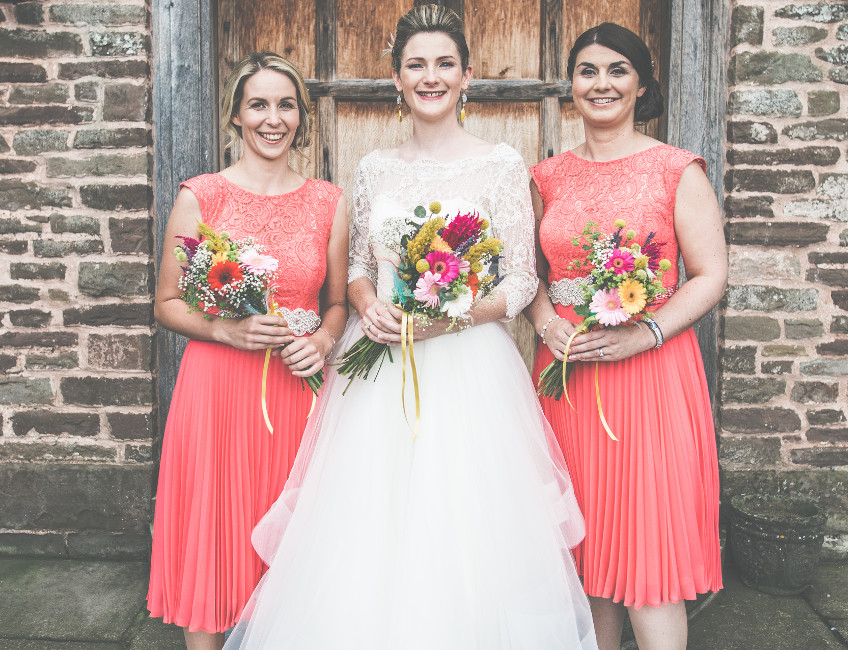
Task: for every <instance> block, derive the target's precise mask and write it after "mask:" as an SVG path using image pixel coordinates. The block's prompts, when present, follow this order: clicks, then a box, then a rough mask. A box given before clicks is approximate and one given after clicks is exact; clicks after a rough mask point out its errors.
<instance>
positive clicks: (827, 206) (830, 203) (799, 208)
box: [783, 199, 847, 221]
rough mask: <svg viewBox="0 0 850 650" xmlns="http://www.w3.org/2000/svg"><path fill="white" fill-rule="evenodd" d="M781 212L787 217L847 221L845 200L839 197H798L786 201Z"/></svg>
mask: <svg viewBox="0 0 850 650" xmlns="http://www.w3.org/2000/svg"><path fill="white" fill-rule="evenodd" d="M783 212H784V214H785V215H786V216H788V217H803V218H806V219H829V220H830V221H847V201H846V200H841V199H838V200H830V199H800V200H799V201H790V202H789V203H787V204H786V205H785V209H784V210H783Z"/></svg>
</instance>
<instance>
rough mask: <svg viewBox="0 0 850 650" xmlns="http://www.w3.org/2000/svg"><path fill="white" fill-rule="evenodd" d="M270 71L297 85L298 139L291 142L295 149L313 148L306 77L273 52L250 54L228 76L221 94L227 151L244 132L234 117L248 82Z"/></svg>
mask: <svg viewBox="0 0 850 650" xmlns="http://www.w3.org/2000/svg"><path fill="white" fill-rule="evenodd" d="M264 69H269V70H274V71H275V72H279V73H281V74H284V75H286V76H287V77H289V79H290V80H291V81H292V83H293V85H294V86H295V95H296V100H297V102H298V118H299V124H298V128H297V129H295V138H294V139H293V140H292V148H293V149H295V150H296V151H301V150H303V149H305V148H306V147H308V146H310V133H311V131H312V130H313V118H312V116H311V115H310V93H309V92H308V91H307V84H305V83H304V77H302V76H301V73H300V72H298V68H296V67H295V66H294V65H292V63H291V62H289V61H287V60H286V59H284V58H283V57H282V56H280V54H275V53H274V52H251V53H250V54H247V55H245V56H243V57H242V58H241V59H239V61H237V62H236V65H234V66H233V70H232V71H231V72H230V74H229V75H228V76H227V81H226V82H225V84H224V91H223V92H222V95H221V129H222V131H224V133H225V135H226V136H227V142H226V143H225V145H224V148H225V150H226V149H229V148H230V147H232V146H233V145H234V144H236V141H237V140H239V139H241V138H242V129H241V128H240V127H238V126H236V125H235V124H234V123H233V118H234V117H235V116H236V113H238V112H239V104H241V103H242V97H243V94H244V92H245V82H246V81H248V78H249V77H251V76H253V75H255V74H257V73H258V72H259V71H260V70H264Z"/></svg>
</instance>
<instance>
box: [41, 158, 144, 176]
mask: <svg viewBox="0 0 850 650" xmlns="http://www.w3.org/2000/svg"><path fill="white" fill-rule="evenodd" d="M147 172H148V156H147V154H145V153H139V154H133V155H129V156H125V155H120V154H96V155H94V156H92V157H90V158H85V159H79V158H61V157H52V158H48V159H47V175H48V176H144V175H146V174H147Z"/></svg>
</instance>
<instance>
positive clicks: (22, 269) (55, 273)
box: [9, 262, 65, 280]
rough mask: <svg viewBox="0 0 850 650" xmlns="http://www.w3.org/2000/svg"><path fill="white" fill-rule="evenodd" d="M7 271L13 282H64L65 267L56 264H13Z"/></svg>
mask: <svg viewBox="0 0 850 650" xmlns="http://www.w3.org/2000/svg"><path fill="white" fill-rule="evenodd" d="M9 271H10V274H11V276H10V277H11V278H12V279H13V280H64V279H65V265H64V264H59V263H58V262H56V263H50V264H33V263H30V262H13V263H12V264H11V265H10V267H9Z"/></svg>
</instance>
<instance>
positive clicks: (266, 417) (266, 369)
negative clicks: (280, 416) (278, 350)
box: [260, 348, 274, 433]
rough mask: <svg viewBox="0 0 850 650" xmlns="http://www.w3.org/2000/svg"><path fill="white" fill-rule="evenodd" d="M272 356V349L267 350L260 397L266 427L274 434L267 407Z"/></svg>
mask: <svg viewBox="0 0 850 650" xmlns="http://www.w3.org/2000/svg"><path fill="white" fill-rule="evenodd" d="M271 356H272V349H271V348H269V349H268V350H266V359H265V361H263V392H262V395H261V396H260V400H261V402H262V406H263V419H264V420H265V421H266V427H267V428H268V430H269V433H274V428H273V427H272V422H271V420H269V409H268V408H267V407H266V378H267V377H268V374H269V359H270V358H271Z"/></svg>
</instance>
